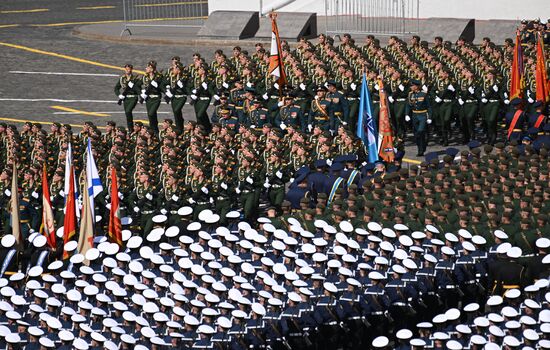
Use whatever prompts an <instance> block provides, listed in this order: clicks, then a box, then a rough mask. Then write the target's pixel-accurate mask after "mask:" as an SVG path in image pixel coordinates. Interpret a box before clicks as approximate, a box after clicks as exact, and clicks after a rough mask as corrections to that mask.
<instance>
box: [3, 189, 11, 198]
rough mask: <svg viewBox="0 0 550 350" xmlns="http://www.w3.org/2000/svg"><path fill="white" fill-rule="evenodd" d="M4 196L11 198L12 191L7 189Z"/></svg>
mask: <svg viewBox="0 0 550 350" xmlns="http://www.w3.org/2000/svg"><path fill="white" fill-rule="evenodd" d="M4 194H5V195H6V196H8V197H11V191H10V190H8V189H6V190H5V191H4Z"/></svg>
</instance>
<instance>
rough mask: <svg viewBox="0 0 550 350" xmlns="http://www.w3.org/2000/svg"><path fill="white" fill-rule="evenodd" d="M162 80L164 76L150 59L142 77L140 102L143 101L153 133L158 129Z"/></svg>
mask: <svg viewBox="0 0 550 350" xmlns="http://www.w3.org/2000/svg"><path fill="white" fill-rule="evenodd" d="M163 80H164V78H163V77H162V75H161V74H160V73H159V72H158V71H157V62H156V61H150V62H149V63H148V64H147V67H146V68H145V75H144V76H143V78H142V83H141V95H140V97H141V100H140V102H141V103H143V102H144V101H145V107H146V109H147V117H148V118H149V127H150V128H151V129H153V131H154V132H155V133H158V131H159V122H158V117H157V111H158V109H159V107H160V101H161V97H162V82H163Z"/></svg>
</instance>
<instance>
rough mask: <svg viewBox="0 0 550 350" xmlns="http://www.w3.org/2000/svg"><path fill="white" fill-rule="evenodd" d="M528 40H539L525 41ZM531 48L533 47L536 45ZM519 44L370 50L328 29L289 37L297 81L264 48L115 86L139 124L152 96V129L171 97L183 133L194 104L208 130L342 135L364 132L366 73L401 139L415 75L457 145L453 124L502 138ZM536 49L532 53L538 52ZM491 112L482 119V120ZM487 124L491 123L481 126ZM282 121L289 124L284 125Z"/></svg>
mask: <svg viewBox="0 0 550 350" xmlns="http://www.w3.org/2000/svg"><path fill="white" fill-rule="evenodd" d="M525 42H526V44H528V43H531V40H525ZM529 45H531V44H529ZM513 49H514V48H513V42H511V41H510V40H506V41H505V43H504V45H503V46H497V45H495V44H494V43H493V42H491V40H490V38H484V40H483V41H482V43H481V44H480V45H479V46H477V45H473V44H471V43H468V42H466V41H465V40H464V38H459V39H458V41H457V42H456V44H455V45H452V44H451V43H450V42H448V41H443V39H442V38H441V37H436V38H435V39H434V43H433V45H432V46H429V45H428V43H427V42H425V41H421V40H420V38H419V37H418V36H413V37H412V38H411V39H410V42H409V43H405V42H404V41H403V40H401V39H399V38H397V37H393V36H392V37H390V39H389V40H388V44H387V45H386V46H385V47H382V46H381V45H380V42H379V40H378V39H376V38H375V37H373V36H370V35H369V36H368V37H367V38H366V41H365V43H364V45H363V46H360V45H357V44H356V43H355V41H354V39H353V38H352V37H351V36H350V35H348V34H346V35H344V36H343V38H342V42H341V43H340V44H339V45H338V46H335V44H334V41H333V39H332V38H330V37H326V36H325V35H323V34H321V35H320V36H319V38H318V42H317V43H316V44H314V43H312V42H310V41H308V40H305V39H302V40H300V42H299V43H298V44H297V46H296V48H295V49H291V48H290V46H289V45H288V43H286V42H283V53H282V57H283V61H284V68H285V72H286V75H287V77H288V79H287V80H288V81H287V83H286V84H285V85H283V86H279V83H280V81H279V80H278V79H276V78H275V77H273V76H270V75H269V74H268V73H267V67H268V62H269V55H268V53H267V52H266V50H265V49H264V48H263V46H262V45H261V44H257V45H256V46H255V52H254V53H253V54H249V53H248V52H247V51H246V50H242V49H241V48H240V47H235V48H234V49H233V51H232V53H231V56H230V57H228V56H226V55H225V54H224V53H223V51H221V50H216V52H215V54H214V60H213V61H212V62H211V63H210V64H209V63H207V62H206V60H205V59H204V58H203V57H201V55H200V54H199V53H196V54H194V55H193V62H192V63H191V64H190V65H187V66H186V65H184V64H183V63H182V62H181V60H180V57H178V56H174V57H173V58H172V60H171V63H170V68H169V69H168V70H167V71H166V73H161V72H158V71H157V62H156V61H150V62H149V63H148V65H147V67H146V74H145V75H143V76H141V75H138V74H135V73H133V71H132V65H131V64H127V65H126V74H124V75H123V76H121V77H120V78H119V80H118V82H117V84H116V86H115V94H116V95H117V96H118V97H119V102H120V103H123V104H124V109H125V111H126V117H127V121H128V127H129V128H130V129H131V126H132V122H133V114H132V110H133V109H134V107H135V106H136V104H137V103H138V101H141V102H143V101H145V103H146V106H147V113H148V116H149V120H150V125H151V127H152V128H153V130H155V131H156V130H158V126H157V125H158V121H157V114H156V111H157V110H158V107H159V105H160V103H161V101H162V96H163V95H164V98H165V100H166V102H167V103H171V105H172V110H173V112H174V120H175V124H176V126H177V127H178V128H179V129H180V130H182V126H183V115H182V108H183V106H184V105H185V103H186V101H189V103H190V104H192V105H193V108H194V110H195V114H196V119H197V122H198V123H199V124H200V125H203V126H204V127H205V128H206V130H207V131H209V130H210V128H211V122H217V121H219V120H224V121H227V123H230V124H232V125H238V124H245V125H247V126H255V127H258V126H259V127H261V126H262V125H263V124H265V123H270V124H272V125H274V126H276V127H279V128H283V129H284V128H285V127H286V125H287V124H288V123H293V124H295V125H297V126H298V127H299V128H301V130H302V131H304V132H311V130H312V128H313V127H314V126H315V125H316V124H321V125H322V128H323V129H324V130H327V131H330V132H332V133H333V134H334V133H335V132H336V130H337V128H338V126H339V125H340V124H343V125H344V126H346V128H348V129H349V130H355V129H356V125H357V115H358V109H359V102H360V101H359V95H360V90H361V84H362V82H361V79H362V74H363V72H364V73H365V74H366V76H367V81H368V89H369V92H370V94H371V96H372V101H373V107H374V111H373V114H374V117H375V119H376V120H378V114H379V108H380V101H379V100H380V88H381V86H380V85H381V83H380V81H379V80H380V79H381V80H382V81H383V88H384V90H385V92H386V94H387V96H388V101H389V109H390V112H391V113H390V115H391V121H392V126H393V130H394V132H395V134H396V135H397V136H398V137H399V138H400V139H405V136H406V135H407V132H408V131H409V130H411V129H413V128H414V126H413V125H411V123H410V122H409V121H408V120H407V118H406V116H407V115H406V106H407V97H408V95H409V94H410V92H411V86H412V85H413V84H412V82H413V81H419V82H420V88H421V90H422V91H423V92H425V93H426V94H427V97H428V100H429V102H430V105H431V114H432V115H431V120H433V122H434V123H433V124H434V125H433V126H431V127H430V128H429V129H432V133H433V134H434V135H437V136H438V142H439V143H441V144H443V145H447V144H448V143H449V139H450V138H451V136H452V134H453V133H452V129H451V127H452V126H453V124H454V125H456V126H457V127H459V128H460V130H461V134H462V140H460V142H462V143H464V144H466V143H468V142H469V141H470V140H472V139H480V138H482V135H481V133H480V132H479V130H480V128H481V129H482V130H484V132H483V134H485V138H486V140H487V142H488V143H490V144H494V143H495V142H496V137H497V121H498V120H499V119H500V117H501V116H502V115H503V113H504V112H506V110H508V109H509V108H510V107H509V106H508V105H509V102H510V99H509V92H508V87H509V71H510V68H511V61H512V55H513ZM525 51H526V55H525V57H526V62H525V67H526V72H525V75H526V82H527V87H526V92H525V96H523V97H524V99H525V102H526V106H527V107H528V108H527V111H528V112H529V113H533V112H535V107H534V104H535V102H536V101H535V100H536V93H535V90H536V86H535V79H534V71H535V70H534V69H535V63H536V59H535V56H534V51H533V50H529V48H526V49H525ZM530 52H531V53H530ZM210 104H213V105H214V107H213V108H210V110H211V116H209V115H208V110H209V106H210ZM479 117H481V119H480V118H479ZM480 120H481V123H480V122H479V121H480ZM281 124H282V126H281Z"/></svg>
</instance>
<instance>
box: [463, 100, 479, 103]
mask: <svg viewBox="0 0 550 350" xmlns="http://www.w3.org/2000/svg"><path fill="white" fill-rule="evenodd" d="M464 103H477V101H476V100H466V101H464Z"/></svg>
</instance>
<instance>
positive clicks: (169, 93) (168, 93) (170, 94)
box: [166, 90, 174, 98]
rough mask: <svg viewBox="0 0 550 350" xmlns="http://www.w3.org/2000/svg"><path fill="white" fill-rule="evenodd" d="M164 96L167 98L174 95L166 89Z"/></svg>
mask: <svg viewBox="0 0 550 350" xmlns="http://www.w3.org/2000/svg"><path fill="white" fill-rule="evenodd" d="M166 96H168V97H169V98H172V97H174V95H173V94H172V92H171V91H170V90H166Z"/></svg>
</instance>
